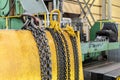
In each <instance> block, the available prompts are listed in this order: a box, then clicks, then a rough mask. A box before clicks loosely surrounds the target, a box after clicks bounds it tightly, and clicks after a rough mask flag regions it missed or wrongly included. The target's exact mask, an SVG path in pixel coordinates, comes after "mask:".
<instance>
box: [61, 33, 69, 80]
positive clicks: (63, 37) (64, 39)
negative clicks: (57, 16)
mask: <svg viewBox="0 0 120 80" xmlns="http://www.w3.org/2000/svg"><path fill="white" fill-rule="evenodd" d="M61 37H62V39H63V41H64V44H65V49H66V54H67V57H66V58H67V71H68V72H67V76H68V77H67V78H68V80H70V52H69V49H68V43H67V40H66V38H65V36H64V35H63V33H61Z"/></svg>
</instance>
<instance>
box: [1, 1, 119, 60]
mask: <svg viewBox="0 0 120 80" xmlns="http://www.w3.org/2000/svg"><path fill="white" fill-rule="evenodd" d="M22 1H25V0H1V1H0V29H21V27H22V26H23V22H22V20H21V19H20V15H21V14H23V13H24V12H25V11H26V6H24V5H25V4H22ZM26 1H27V0H26ZM40 4H41V5H42V6H40V8H41V9H43V10H44V9H45V11H43V10H40V11H41V12H39V13H37V14H39V15H41V14H42V15H44V18H45V19H46V20H47V21H46V23H48V24H47V25H49V12H48V10H47V7H46V6H45V4H44V1H43V0H41V3H40ZM28 6H30V4H28ZM42 11H43V12H42ZM45 15H46V16H45ZM44 22H45V21H44ZM108 22H111V23H115V22H113V21H109V20H101V21H97V22H95V24H94V25H93V27H92V28H91V30H90V40H91V41H90V42H82V43H81V47H82V55H83V61H85V60H87V59H90V58H93V59H96V58H97V57H98V56H99V55H101V54H100V53H101V52H103V51H107V50H113V49H118V48H119V42H109V41H107V40H106V41H94V40H95V38H96V32H98V31H100V30H101V29H102V25H103V24H104V23H108ZM44 25H45V24H44Z"/></svg>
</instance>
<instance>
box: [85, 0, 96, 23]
mask: <svg viewBox="0 0 120 80" xmlns="http://www.w3.org/2000/svg"><path fill="white" fill-rule="evenodd" d="M83 1H84V3H85V5H86V7H87V9H88V11H89V14H90V16H91V18H92V19H93V22H95V19H94V17H93V15H92V13H91V10H90V8H89V7H88V5H87V2H86V1H85V0H83Z"/></svg>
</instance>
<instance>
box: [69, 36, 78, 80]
mask: <svg viewBox="0 0 120 80" xmlns="http://www.w3.org/2000/svg"><path fill="white" fill-rule="evenodd" d="M70 39H71V42H72V46H73V52H74V65H75V80H79V57H78V47H77V40H76V37H73V36H70Z"/></svg>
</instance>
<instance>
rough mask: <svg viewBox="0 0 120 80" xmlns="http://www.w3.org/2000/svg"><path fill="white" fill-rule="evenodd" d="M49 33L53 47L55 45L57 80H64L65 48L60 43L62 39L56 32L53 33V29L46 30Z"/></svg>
mask: <svg viewBox="0 0 120 80" xmlns="http://www.w3.org/2000/svg"><path fill="white" fill-rule="evenodd" d="M47 30H48V31H50V33H51V35H52V37H53V39H54V42H55V45H56V48H57V50H56V52H57V71H58V79H57V80H66V78H67V77H66V55H65V47H64V44H63V41H62V38H61V36H60V34H59V33H58V32H54V30H53V29H50V28H48V29H47Z"/></svg>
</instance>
